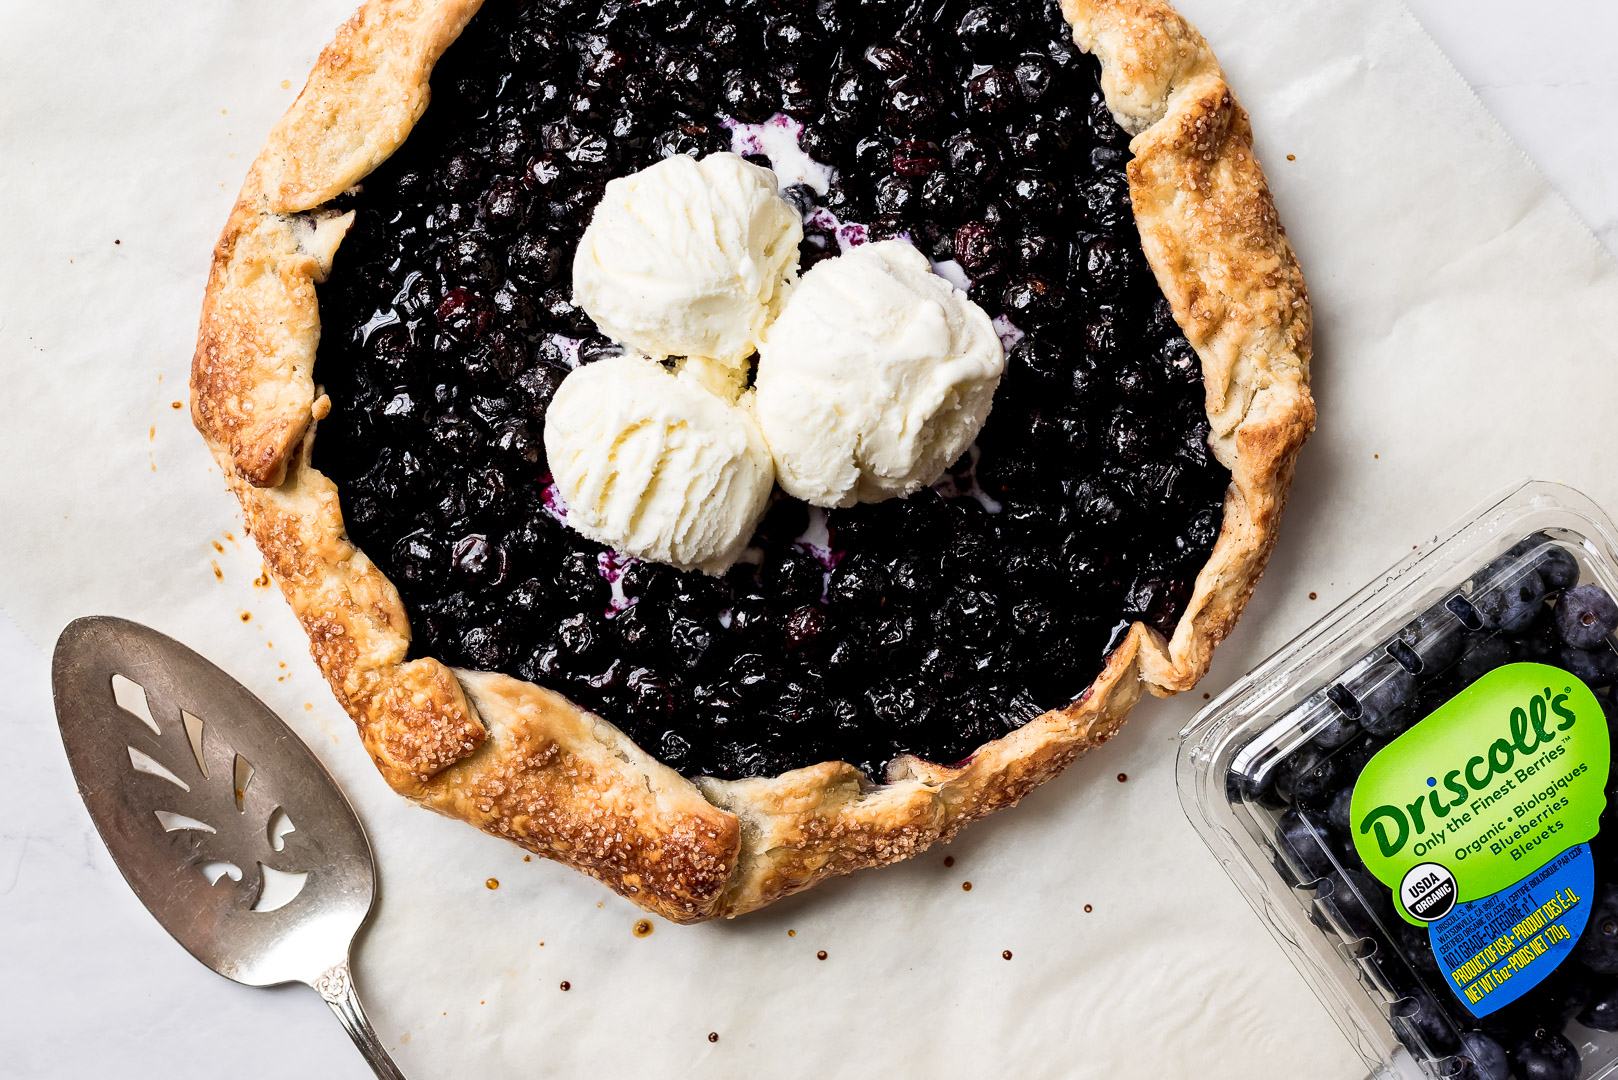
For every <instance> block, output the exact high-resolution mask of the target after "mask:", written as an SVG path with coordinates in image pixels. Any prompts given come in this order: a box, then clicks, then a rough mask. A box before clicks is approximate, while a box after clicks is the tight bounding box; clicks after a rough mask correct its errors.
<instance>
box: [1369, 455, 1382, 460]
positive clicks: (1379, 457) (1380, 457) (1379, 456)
mask: <svg viewBox="0 0 1618 1080" xmlns="http://www.w3.org/2000/svg"><path fill="white" fill-rule="evenodd" d="M1371 456H1372V457H1373V458H1375V459H1376V460H1378V461H1381V460H1382V455H1381V454H1372V455H1371Z"/></svg>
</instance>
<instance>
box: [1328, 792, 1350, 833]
mask: <svg viewBox="0 0 1618 1080" xmlns="http://www.w3.org/2000/svg"><path fill="white" fill-rule="evenodd" d="M1353 801H1354V785H1353V784H1349V785H1348V787H1345V788H1344V789H1343V790H1341V791H1339V792H1338V793H1337V794H1335V795H1333V796H1332V797H1331V802H1329V803H1327V804H1326V824H1327V825H1330V826H1331V828H1332V831H1333V832H1334V833H1336V834H1337V836H1338V837H1339V838H1340V839H1343V840H1348V841H1350V842H1352V841H1353V839H1354V827H1353V824H1352V823H1351V822H1350V821H1349V816H1348V812H1349V807H1350V806H1351V805H1352V803H1353Z"/></svg>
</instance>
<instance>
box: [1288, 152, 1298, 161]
mask: <svg viewBox="0 0 1618 1080" xmlns="http://www.w3.org/2000/svg"><path fill="white" fill-rule="evenodd" d="M1287 160H1288V161H1297V160H1298V155H1297V154H1288V155H1287Z"/></svg>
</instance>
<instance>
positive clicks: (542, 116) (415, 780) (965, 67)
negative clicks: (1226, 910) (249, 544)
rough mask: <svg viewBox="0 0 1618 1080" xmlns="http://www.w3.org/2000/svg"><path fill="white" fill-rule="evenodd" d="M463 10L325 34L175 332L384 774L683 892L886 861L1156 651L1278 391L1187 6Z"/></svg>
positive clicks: (1286, 434) (679, 915)
mask: <svg viewBox="0 0 1618 1080" xmlns="http://www.w3.org/2000/svg"><path fill="white" fill-rule="evenodd" d="M479 6H480V5H479V4H478V3H477V2H475V0H368V2H367V3H365V4H364V6H363V7H362V8H361V9H360V10H359V12H358V13H357V14H356V15H355V16H354V18H353V19H352V20H351V21H350V22H349V23H348V24H347V25H346V26H344V27H343V28H342V30H340V31H339V33H338V35H337V38H336V40H335V41H334V42H333V43H332V45H331V46H330V47H328V48H327V49H326V51H325V52H324V53H323V54H322V56H321V58H320V61H319V63H318V64H317V66H316V68H315V70H314V73H313V74H312V76H311V77H310V80H309V83H308V85H307V86H306V87H305V88H304V91H303V93H302V94H301V95H300V96H299V98H298V100H297V102H296V103H295V104H294V105H293V106H292V108H291V110H290V111H289V112H288V113H287V115H286V116H285V117H284V118H283V119H282V121H281V122H280V124H279V125H278V126H277V127H276V129H275V131H274V132H273V133H272V134H271V136H270V139H269V142H268V144H267V146H266V147H265V149H264V151H263V152H262V153H261V154H260V156H259V158H258V160H257V161H256V162H255V163H254V165H253V167H252V169H251V171H250V173H249V175H248V178H247V182H246V185H245V186H244V188H243V190H242V194H241V197H240V200H239V201H238V202H237V204H236V207H235V210H234V212H233V214H232V216H231V219H230V222H229V224H228V225H227V227H226V229H225V232H224V235H223V236H222V238H221V239H220V242H219V245H218V248H217V251H216V253H215V257H214V263H213V270H212V273H211V275H210V279H209V285H208V294H207V299H206V301H205V304H204V310H203V316H202V325H201V331H200V337H199V342H198V347H197V353H196V358H195V361H194V365H193V370H192V409H193V416H194V418H195V422H196V424H197V427H198V428H199V429H200V430H201V431H202V432H203V434H204V435H205V437H206V438H207V440H208V442H209V445H210V447H211V448H212V449H213V451H214V453H215V454H216V456H217V457H218V459H219V461H220V464H221V466H222V467H223V469H224V472H225V475H226V477H227V479H228V481H229V483H230V485H231V487H232V489H233V490H234V491H235V492H236V494H237V496H238V498H239V499H240V501H241V504H242V507H243V510H244V514H245V517H246V521H247V523H248V527H249V529H250V531H251V532H252V534H253V536H254V538H255V539H256V541H257V542H258V545H259V547H260V549H261V550H262V551H263V553H264V556H265V559H266V561H267V563H268V565H269V568H270V570H271V572H272V574H273V575H274V577H275V578H276V580H277V581H278V582H279V583H280V584H281V586H282V588H283V590H284V592H285V593H286V596H287V598H288V600H289V601H290V602H291V604H292V605H293V607H294V609H295V611H296V612H297V614H298V617H299V618H300V620H301V621H302V622H303V624H304V626H305V628H306V629H307V631H308V633H309V637H310V641H311V644H312V650H313V654H314V657H315V659H316V661H317V662H318V664H319V665H320V668H321V670H322V671H323V672H324V673H325V675H326V677H327V679H328V680H329V681H330V683H331V685H332V687H333V690H334V691H335V693H336V695H337V698H338V700H339V701H341V702H342V704H343V706H344V707H345V708H346V709H347V710H348V711H349V713H350V714H351V715H352V716H353V717H354V719H355V721H356V723H357V724H358V725H359V729H360V732H361V734H362V736H363V738H364V740H365V744H366V746H367V747H368V749H369V750H370V753H371V755H372V757H373V758H374V760H375V762H376V764H377V766H378V768H379V769H380V770H381V771H382V773H383V775H384V776H385V777H386V778H387V780H388V782H389V783H390V784H391V785H392V786H393V787H394V788H395V789H396V790H398V791H399V792H400V793H402V794H404V795H406V796H408V797H410V798H412V799H414V800H416V801H417V802H420V803H422V804H424V805H427V806H430V807H432V808H434V809H436V810H439V811H440V812H442V813H445V814H448V815H451V816H454V817H458V818H462V819H464V820H466V821H469V822H471V823H473V824H476V825H478V826H479V827H480V828H483V829H485V830H487V831H489V832H492V833H494V834H496V835H500V836H504V837H507V838H508V839H510V840H512V841H514V842H516V843H518V844H521V845H522V846H524V847H526V848H528V849H530V850H532V851H534V852H536V853H538V854H541V855H545V856H547V857H549V858H553V859H557V860H559V861H562V862H565V863H567V864H568V865H570V866H573V867H575V868H577V869H580V870H583V871H584V872H586V873H589V874H591V875H593V876H595V877H597V878H599V879H601V880H602V881H604V882H606V883H607V884H608V885H609V886H611V887H612V888H613V889H615V890H617V891H618V892H620V893H622V894H623V895H625V896H627V897H629V898H630V899H632V900H634V901H635V902H636V903H638V904H640V905H641V906H643V907H645V908H646V909H648V910H650V911H654V912H657V913H659V914H662V915H664V916H666V917H668V918H670V919H673V920H676V921H680V922H694V921H700V920H702V919H707V918H711V917H713V916H716V915H726V916H730V915H736V914H739V913H742V912H745V911H748V910H751V909H753V908H756V907H759V906H761V905H763V904H766V903H768V902H770V901H771V900H774V899H776V898H778V897H780V896H784V895H787V894H789V893H792V892H796V891H798V890H801V889H804V888H807V887H809V886H811V885H813V884H814V883H816V882H817V881H819V880H821V879H822V878H824V877H827V876H829V875H832V874H840V873H847V872H849V871H852V870H856V869H859V868H861V867H866V866H873V865H879V864H882V863H887V862H892V861H895V860H897V859H902V858H905V857H908V856H910V855H913V854H915V853H916V852H918V851H921V850H922V849H924V848H926V847H927V846H928V845H930V844H931V843H933V842H934V841H936V840H939V839H942V838H947V837H949V836H951V835H952V834H953V833H954V832H955V831H956V830H958V829H959V828H961V827H962V825H964V824H965V823H966V822H968V821H970V820H973V819H975V818H978V817H982V816H983V815H985V814H987V813H989V812H991V811H993V810H995V809H998V808H1000V807H1002V806H1007V805H1010V804H1012V803H1015V802H1016V801H1017V800H1018V799H1020V798H1021V797H1022V796H1023V795H1025V794H1027V792H1028V791H1030V790H1031V789H1032V788H1033V787H1035V786H1036V785H1038V784H1039V783H1041V782H1043V781H1044V780H1046V779H1048V778H1050V777H1051V776H1054V775H1055V774H1056V773H1057V772H1059V771H1061V769H1062V768H1063V767H1065V766H1066V765H1067V764H1068V763H1069V762H1071V761H1072V760H1073V759H1074V758H1075V757H1077V756H1078V755H1079V754H1080V753H1082V752H1084V751H1085V750H1088V749H1089V748H1091V747H1093V746H1095V745H1097V744H1098V743H1100V742H1102V741H1105V740H1106V739H1107V738H1109V737H1110V736H1111V735H1112V734H1113V733H1114V732H1115V731H1116V730H1117V728H1118V726H1119V725H1120V724H1121V723H1122V721H1123V719H1124V717H1125V715H1126V714H1127V712H1128V711H1129V709H1130V707H1131V706H1132V705H1133V704H1134V703H1135V702H1136V700H1137V699H1138V698H1139V696H1140V694H1141V692H1142V690H1146V691H1150V692H1151V693H1154V694H1158V695H1165V694H1171V693H1175V692H1178V691H1180V690H1184V689H1186V688H1188V687H1190V686H1191V685H1192V684H1194V683H1195V682H1196V681H1197V679H1198V678H1199V677H1200V676H1201V675H1202V674H1203V672H1204V671H1205V670H1206V669H1207V666H1208V662H1209V657H1210V654H1211V652H1212V650H1213V648H1214V646H1215V645H1216V644H1217V643H1218V642H1219V641H1220V640H1221V639H1222V638H1223V637H1224V636H1225V634H1227V633H1228V632H1229V631H1230V628H1231V627H1232V625H1233V624H1234V622H1235V620H1236V618H1237V616H1238V614H1239V613H1240V611H1241V609H1242V607H1243V605H1244V604H1245V602H1246V600H1247V597H1248V595H1249V594H1250V592H1251V591H1252V589H1253V586H1254V584H1255V583H1256V581H1257V579H1258V577H1259V575H1260V574H1261V572H1262V570H1263V566H1264V562H1265V560H1266V558H1267V556H1268V554H1269V550H1270V547H1271V545H1272V544H1273V542H1274V538H1275V534H1276V529H1277V525H1278V519H1279V516H1280V512H1281V507H1282V504H1283V502H1284V500H1285V496H1286V491H1287V487H1288V485H1289V483H1290V480H1291V476H1292V468H1293V462H1294V459H1295V457H1296V455H1297V452H1298V449H1299V447H1300V446H1301V445H1302V443H1303V441H1304V439H1305V438H1306V437H1307V435H1308V434H1309V432H1310V430H1311V429H1312V426H1313V422H1314V407H1313V404H1312V401H1311V398H1310V394H1309V389H1308V366H1309V355H1310V311H1309V303H1308V296H1307V292H1306V290H1305V287H1304V283H1303V279H1302V277H1301V275H1300V273H1299V270H1298V266H1297V263H1296V260H1295V259H1294V257H1293V254H1292V251H1291V248H1290V247H1289V245H1288V244H1287V241H1286V238H1285V234H1284V232H1283V230H1282V229H1281V227H1280V224H1279V222H1278V221H1277V219H1276V214H1275V209H1274V206H1273V204H1272V201H1271V199H1270V195H1269V191H1268V188H1267V186H1266V182H1265V179H1264V174H1263V172H1262V170H1261V169H1260V167H1259V164H1258V162H1257V161H1256V160H1255V158H1254V156H1253V150H1252V137H1251V132H1250V130H1249V127H1248V120H1247V116H1246V114H1245V113H1244V112H1243V111H1242V109H1241V107H1240V106H1239V105H1238V104H1237V103H1236V101H1235V98H1234V97H1233V96H1232V94H1231V91H1230V89H1229V87H1228V86H1227V85H1226V84H1225V82H1224V79H1223V76H1222V74H1221V72H1220V69H1219V67H1218V64H1217V63H1216V61H1215V60H1214V57H1213V55H1212V53H1211V52H1210V51H1209V49H1208V47H1207V44H1206V43H1205V42H1204V41H1203V39H1202V38H1201V36H1200V35H1198V34H1197V32H1196V31H1195V30H1194V29H1193V28H1192V27H1191V26H1190V25H1189V24H1187V23H1186V22H1185V20H1184V19H1182V18H1181V17H1180V16H1179V15H1177V14H1176V13H1175V12H1174V11H1173V10H1172V9H1171V8H1170V7H1169V6H1168V5H1167V4H1166V3H1163V2H1161V0H1067V2H1066V3H1065V4H1064V6H1063V7H1062V9H1060V10H1058V9H1057V8H1056V7H1055V6H1054V5H1052V4H1050V3H1049V2H1048V0H1028V2H1024V3H1015V4H1014V3H994V2H990V3H979V2H977V0H598V2H585V0H528V2H524V3H519V2H516V0H507V2H502V3H496V4H489V5H487V7H485V8H484V9H483V10H481V11H479V10H478V9H479ZM429 95H430V96H431V101H432V104H431V107H430V108H429V106H428V101H429Z"/></svg>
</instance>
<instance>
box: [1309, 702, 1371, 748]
mask: <svg viewBox="0 0 1618 1080" xmlns="http://www.w3.org/2000/svg"><path fill="white" fill-rule="evenodd" d="M1322 713H1323V717H1324V718H1323V719H1321V720H1319V721H1318V722H1317V724H1316V726H1315V728H1314V733H1313V734H1312V735H1311V736H1310V737H1311V739H1312V740H1313V742H1314V744H1315V745H1316V746H1318V747H1320V748H1321V749H1323V750H1335V749H1337V748H1338V747H1339V746H1342V745H1344V744H1345V743H1348V742H1349V741H1350V740H1352V739H1353V738H1354V736H1356V735H1358V734H1359V733H1360V725H1359V722H1358V721H1356V720H1355V719H1354V718H1353V717H1351V716H1349V715H1348V714H1346V713H1344V712H1343V711H1342V710H1341V709H1333V708H1327V709H1325V710H1322Z"/></svg>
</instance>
